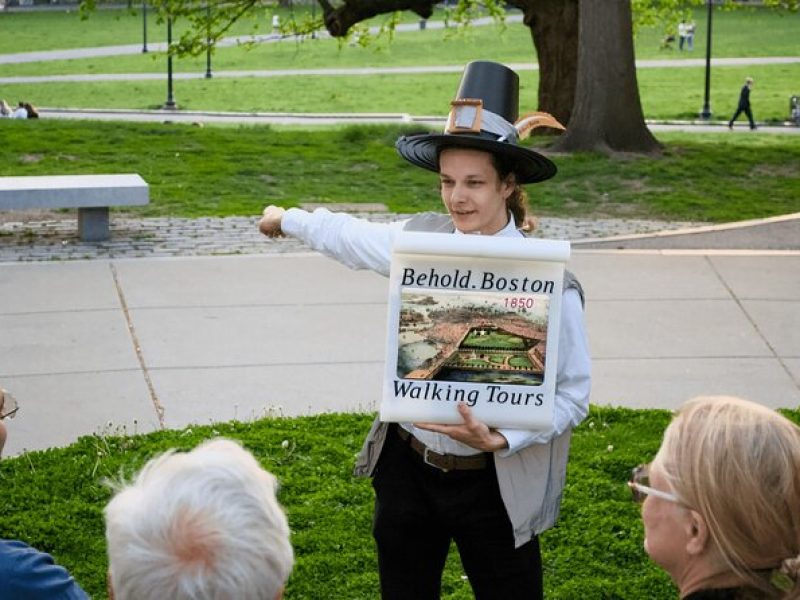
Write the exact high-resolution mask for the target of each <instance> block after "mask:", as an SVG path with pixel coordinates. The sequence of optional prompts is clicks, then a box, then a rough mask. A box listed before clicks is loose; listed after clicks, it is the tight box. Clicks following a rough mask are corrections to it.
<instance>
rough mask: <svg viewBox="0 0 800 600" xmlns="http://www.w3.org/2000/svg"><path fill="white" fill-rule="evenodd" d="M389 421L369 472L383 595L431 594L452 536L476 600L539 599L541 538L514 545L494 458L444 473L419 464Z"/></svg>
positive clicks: (411, 597)
mask: <svg viewBox="0 0 800 600" xmlns="http://www.w3.org/2000/svg"><path fill="white" fill-rule="evenodd" d="M395 427H396V426H395V425H392V426H391V427H390V429H389V432H388V434H387V438H386V444H385V445H384V448H383V451H382V453H381V457H380V460H379V461H378V464H377V466H376V469H375V473H374V474H373V487H374V488H375V519H374V526H373V535H374V537H375V542H376V543H377V547H378V569H379V573H380V580H381V597H382V598H383V600H437V599H438V598H439V597H440V593H441V578H442V571H443V569H444V565H445V562H446V559H447V553H448V551H449V548H450V542H451V540H452V541H455V543H456V546H457V547H458V552H459V555H460V557H461V564H462V566H463V568H464V572H465V573H466V575H467V578H468V579H469V583H470V585H471V586H472V590H473V592H474V594H475V598H476V599H477V600H494V599H497V600H501V599H502V600H516V599H520V600H522V599H525V600H533V599H535V600H540V599H541V598H542V597H543V592H542V561H541V555H540V553H539V539H538V538H537V537H534V538H533V539H532V540H531V541H530V542H528V543H526V544H524V545H523V546H521V547H519V548H516V549H515V548H514V535H513V531H512V528H511V522H510V521H509V519H508V514H507V513H506V510H505V507H504V505H503V502H502V499H501V497H500V489H499V488H498V484H497V476H496V473H495V468H494V462H493V461H491V460H490V461H489V466H488V467H487V468H485V469H482V470H478V471H449V472H447V473H445V472H443V471H440V470H439V469H436V468H435V467H431V466H429V465H426V464H424V463H423V462H422V458H421V457H420V456H419V455H418V454H417V453H416V452H415V451H414V450H412V449H411V448H410V447H409V446H408V445H407V443H406V442H404V441H403V440H401V439H400V438H399V436H398V435H397V432H396V430H395Z"/></svg>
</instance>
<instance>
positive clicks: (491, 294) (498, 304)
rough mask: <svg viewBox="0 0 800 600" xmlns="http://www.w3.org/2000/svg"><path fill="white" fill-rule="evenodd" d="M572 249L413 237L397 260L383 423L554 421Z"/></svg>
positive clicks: (517, 241)
mask: <svg viewBox="0 0 800 600" xmlns="http://www.w3.org/2000/svg"><path fill="white" fill-rule="evenodd" d="M569 254H570V248H569V242H565V241H553V240H547V241H545V240H532V239H526V238H521V237H520V238H498V237H484V238H481V237H478V236H460V235H447V234H440V233H418V232H404V233H403V234H401V236H400V237H399V238H398V240H397V242H396V244H395V247H394V254H393V259H392V267H391V273H390V278H389V281H390V284H389V285H390V291H389V318H388V333H387V350H386V373H385V377H384V391H383V398H382V402H381V420H383V421H415V422H423V421H427V422H437V423H457V422H460V420H461V419H460V417H459V416H458V413H457V410H456V404H457V402H466V403H467V404H468V405H469V406H470V407H471V408H472V410H473V412H474V413H475V415H476V416H477V417H478V418H479V419H480V420H482V421H484V422H486V423H487V424H488V425H489V426H492V427H511V428H522V429H541V428H546V427H549V425H550V424H551V422H552V411H553V400H554V393H555V377H556V367H557V353H558V329H559V328H558V325H559V320H560V310H561V290H562V280H563V274H564V263H565V262H566V261H567V260H568V258H569Z"/></svg>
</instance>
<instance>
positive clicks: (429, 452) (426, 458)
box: [422, 446, 450, 473]
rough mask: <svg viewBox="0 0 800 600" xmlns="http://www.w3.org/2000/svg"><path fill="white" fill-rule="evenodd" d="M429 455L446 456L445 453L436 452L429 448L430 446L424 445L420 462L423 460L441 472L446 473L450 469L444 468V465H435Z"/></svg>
mask: <svg viewBox="0 0 800 600" xmlns="http://www.w3.org/2000/svg"><path fill="white" fill-rule="evenodd" d="M429 456H438V457H440V458H445V456H447V455H445V454H440V453H438V452H436V450H431V449H430V448H428V447H427V446H425V451H424V452H423V453H422V462H424V463H425V464H426V465H428V466H430V467H433V468H434V469H439V470H440V471H442V472H443V473H447V472H448V471H449V470H450V469H446V468H445V467H440V466H439V465H436V464H434V463H432V462H431V459H430V458H429Z"/></svg>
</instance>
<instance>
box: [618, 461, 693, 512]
mask: <svg viewBox="0 0 800 600" xmlns="http://www.w3.org/2000/svg"><path fill="white" fill-rule="evenodd" d="M628 487H629V488H631V494H633V500H634V502H638V503H639V504H641V503H642V502H644V499H645V498H646V497H647V496H655V497H656V498H661V499H662V500H668V501H670V502H675V503H676V504H683V502H681V501H680V500H679V499H678V497H677V496H676V495H675V494H670V493H669V492H662V491H661V490H657V489H655V488H652V487H650V464H649V463H648V464H644V465H639V466H638V467H636V468H634V469H633V470H632V471H631V479H630V481H629V482H628Z"/></svg>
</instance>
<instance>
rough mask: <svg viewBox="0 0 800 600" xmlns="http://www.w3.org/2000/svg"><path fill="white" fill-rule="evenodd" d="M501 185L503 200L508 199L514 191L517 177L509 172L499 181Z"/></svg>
mask: <svg viewBox="0 0 800 600" xmlns="http://www.w3.org/2000/svg"><path fill="white" fill-rule="evenodd" d="M501 185H502V186H503V200H508V199H509V198H510V197H511V194H513V193H514V188H516V187H517V179H516V177H514V174H513V173H509V174H508V175H507V176H506V178H505V179H503V181H502V182H501Z"/></svg>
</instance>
